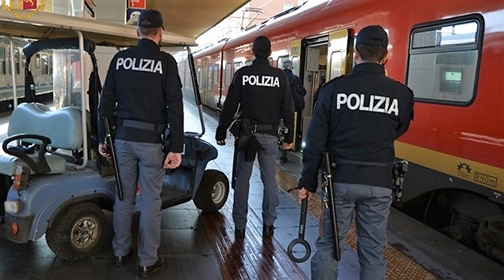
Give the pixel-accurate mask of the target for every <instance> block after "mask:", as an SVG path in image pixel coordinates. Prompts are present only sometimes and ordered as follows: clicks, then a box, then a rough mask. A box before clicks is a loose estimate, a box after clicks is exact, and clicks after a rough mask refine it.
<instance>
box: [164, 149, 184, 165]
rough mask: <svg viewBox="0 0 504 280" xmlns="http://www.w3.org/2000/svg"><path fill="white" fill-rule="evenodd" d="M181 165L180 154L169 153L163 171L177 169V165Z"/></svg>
mask: <svg viewBox="0 0 504 280" xmlns="http://www.w3.org/2000/svg"><path fill="white" fill-rule="evenodd" d="M181 163H182V154H181V153H174V152H169V153H168V154H167V155H166V158H165V161H164V164H163V168H164V169H175V168H177V167H179V165H180V164H181Z"/></svg>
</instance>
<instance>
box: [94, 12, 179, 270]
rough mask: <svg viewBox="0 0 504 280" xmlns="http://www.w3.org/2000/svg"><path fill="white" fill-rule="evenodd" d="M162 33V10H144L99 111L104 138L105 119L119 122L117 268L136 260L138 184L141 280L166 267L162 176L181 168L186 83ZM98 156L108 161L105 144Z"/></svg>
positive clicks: (110, 74) (115, 64)
mask: <svg viewBox="0 0 504 280" xmlns="http://www.w3.org/2000/svg"><path fill="white" fill-rule="evenodd" d="M163 29H164V27H163V18H162V15H161V13H160V12H158V11H156V10H145V11H143V12H142V13H141V14H140V15H139V17H138V27H137V35H138V36H139V37H140V40H139V41H138V44H137V46H135V47H132V48H129V49H127V50H123V51H120V52H118V53H117V54H116V55H115V56H114V58H113V59H112V61H111V63H110V66H109V69H108V73H107V78H106V80H105V84H104V87H103V92H102V95H101V99H100V105H99V108H98V109H99V120H98V121H99V137H100V139H104V137H105V132H104V122H103V117H107V118H108V119H109V120H111V119H112V115H113V113H114V111H115V117H116V121H117V130H116V132H115V142H114V143H115V148H116V154H117V161H118V164H119V173H120V176H121V181H122V188H123V194H124V200H122V201H120V200H119V199H118V197H117V195H116V199H115V203H114V213H113V225H114V232H115V235H114V238H113V241H112V244H113V249H114V255H115V257H114V261H115V265H116V266H121V265H123V263H124V261H126V260H127V259H128V258H129V257H130V256H132V243H133V242H132V238H131V223H132V212H133V206H134V204H135V197H136V189H137V183H139V184H140V225H139V227H140V243H139V248H138V264H139V270H138V274H139V276H140V277H147V276H149V275H150V274H151V273H153V272H155V271H157V270H158V269H159V268H160V267H161V265H162V263H163V258H161V257H158V255H157V251H158V248H159V246H160V243H161V196H160V195H161V190H162V187H163V176H164V175H165V169H174V168H177V167H178V166H179V165H180V163H181V152H182V146H183V105H182V91H181V86H182V85H181V82H180V78H179V75H178V69H177V63H176V61H175V59H174V58H173V57H172V56H171V55H170V54H168V53H165V52H163V51H161V50H160V48H159V44H160V43H161V40H162V36H163ZM168 120H170V122H169V126H170V145H169V151H167V152H168V154H167V155H166V153H165V152H164V151H163V150H162V148H163V143H162V135H163V134H164V132H165V129H166V127H167V125H168ZM99 152H100V154H101V155H102V156H104V157H109V155H108V153H107V151H105V150H104V147H103V144H100V145H99ZM165 155H166V156H165Z"/></svg>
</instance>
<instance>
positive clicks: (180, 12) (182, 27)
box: [147, 0, 250, 38]
mask: <svg viewBox="0 0 504 280" xmlns="http://www.w3.org/2000/svg"><path fill="white" fill-rule="evenodd" d="M248 2H250V0H246V1H245V0H148V1H147V8H148V9H156V10H159V11H160V12H161V13H162V14H163V19H164V25H165V28H166V29H167V30H172V31H174V32H177V33H179V34H182V35H184V36H187V37H192V38H197V37H198V36H200V35H201V34H203V33H205V31H207V30H209V29H210V28H212V27H213V26H215V25H216V24H217V23H219V22H220V21H222V20H223V19H225V18H226V17H228V16H229V15H230V14H232V13H233V12H235V11H236V10H237V9H239V8H240V7H242V6H243V5H245V4H246V3H248Z"/></svg>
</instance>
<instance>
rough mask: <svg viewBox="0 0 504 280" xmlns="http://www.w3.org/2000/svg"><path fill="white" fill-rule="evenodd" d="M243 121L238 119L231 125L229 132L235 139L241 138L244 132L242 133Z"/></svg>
mask: <svg viewBox="0 0 504 280" xmlns="http://www.w3.org/2000/svg"><path fill="white" fill-rule="evenodd" d="M241 126H242V125H241V120H240V119H236V120H234V121H233V123H232V124H231V127H230V128H229V132H231V134H232V135H233V136H234V137H235V138H240V137H241V135H242V133H243V131H242V127H241Z"/></svg>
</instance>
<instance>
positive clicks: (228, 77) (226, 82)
mask: <svg viewBox="0 0 504 280" xmlns="http://www.w3.org/2000/svg"><path fill="white" fill-rule="evenodd" d="M224 71H225V77H224V85H225V86H227V87H228V86H229V85H230V84H231V73H232V72H233V71H232V69H231V63H226V66H225V68H224Z"/></svg>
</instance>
